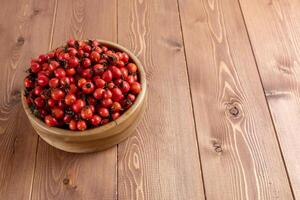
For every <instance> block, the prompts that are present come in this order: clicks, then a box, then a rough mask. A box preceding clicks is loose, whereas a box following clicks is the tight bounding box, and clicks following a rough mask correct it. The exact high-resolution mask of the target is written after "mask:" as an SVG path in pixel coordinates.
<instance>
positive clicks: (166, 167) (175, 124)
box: [118, 0, 204, 200]
mask: <svg viewBox="0 0 300 200" xmlns="http://www.w3.org/2000/svg"><path fill="white" fill-rule="evenodd" d="M118 16H119V17H118V30H119V31H118V41H119V43H120V44H121V45H124V46H126V47H128V48H129V49H130V50H132V51H133V52H134V53H136V55H137V56H138V57H139V58H140V59H141V60H142V62H143V64H144V66H145V69H146V74H147V80H148V83H149V84H148V86H149V87H148V107H147V109H146V113H145V116H144V118H143V120H142V122H141V123H140V125H139V127H138V128H137V131H136V133H135V134H134V135H133V136H132V137H130V138H129V139H128V140H127V141H126V142H124V143H121V144H120V145H119V148H118V196H119V199H120V200H121V199H124V200H127V199H149V200H161V199H172V200H174V199H180V200H181V199H189V200H191V199H197V200H198V199H204V191H203V186H202V180H201V169H200V163H199V157H198V150H197V142H196V135H195V129H194V122H193V115H192V107H191V99H190V94H189V86H188V79H187V72H186V64H185V59H184V51H183V44H182V36H181V30H180V22H179V15H178V7H177V2H176V0H166V1H160V0H153V1H143V0H133V1H132V0H126V1H119V2H118ZM174 69H176V70H174Z"/></svg>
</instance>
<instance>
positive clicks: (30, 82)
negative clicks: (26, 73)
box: [24, 78, 34, 88]
mask: <svg viewBox="0 0 300 200" xmlns="http://www.w3.org/2000/svg"><path fill="white" fill-rule="evenodd" d="M24 86H25V87H26V88H31V87H33V86H34V84H33V82H32V80H31V79H29V78H25V80H24Z"/></svg>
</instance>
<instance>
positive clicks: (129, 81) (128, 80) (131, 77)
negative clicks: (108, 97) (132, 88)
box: [126, 75, 134, 84]
mask: <svg viewBox="0 0 300 200" xmlns="http://www.w3.org/2000/svg"><path fill="white" fill-rule="evenodd" d="M126 81H127V82H128V83H129V84H131V83H133V82H134V77H133V76H132V75H129V76H127V78H126Z"/></svg>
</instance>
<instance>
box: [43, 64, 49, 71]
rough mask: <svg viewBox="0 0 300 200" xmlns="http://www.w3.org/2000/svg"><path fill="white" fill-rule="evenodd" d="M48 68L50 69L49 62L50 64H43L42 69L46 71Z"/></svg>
mask: <svg viewBox="0 0 300 200" xmlns="http://www.w3.org/2000/svg"><path fill="white" fill-rule="evenodd" d="M48 69H49V64H48V63H44V64H42V70H43V71H46V70H48Z"/></svg>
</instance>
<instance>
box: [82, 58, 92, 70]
mask: <svg viewBox="0 0 300 200" xmlns="http://www.w3.org/2000/svg"><path fill="white" fill-rule="evenodd" d="M91 64H92V62H91V60H90V59H89V58H84V59H83V60H82V66H83V67H85V68H87V67H89V66H91Z"/></svg>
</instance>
